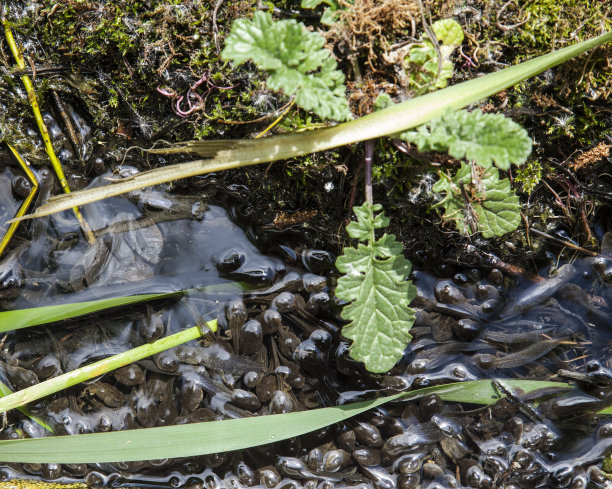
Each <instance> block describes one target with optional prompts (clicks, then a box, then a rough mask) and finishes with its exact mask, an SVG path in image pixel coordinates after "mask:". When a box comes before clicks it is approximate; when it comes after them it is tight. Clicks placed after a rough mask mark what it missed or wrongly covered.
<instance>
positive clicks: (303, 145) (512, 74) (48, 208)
mask: <svg viewBox="0 0 612 489" xmlns="http://www.w3.org/2000/svg"><path fill="white" fill-rule="evenodd" d="M610 41H612V32H608V33H606V34H603V35H601V36H598V37H596V38H593V39H589V40H586V41H583V42H579V43H577V44H575V45H573V46H568V47H566V48H563V49H560V50H558V51H553V52H551V53H548V54H545V55H543V56H539V57H537V58H534V59H531V60H529V61H525V62H523V63H520V64H518V65H515V66H511V67H509V68H505V69H503V70H500V71H497V72H495V73H491V74H489V75H485V76H482V77H480V78H476V79H473V80H469V81H467V82H464V83H459V84H457V85H453V86H451V87H448V88H445V89H442V90H438V91H436V92H432V93H429V94H426V95H423V96H421V97H417V98H413V99H410V100H407V101H406V102H403V103H401V104H397V105H394V106H391V107H388V108H387V109H384V110H380V111H377V112H374V113H372V114H370V115H367V116H365V117H361V118H359V119H356V120H354V121H350V122H345V123H343V124H338V125H337V126H334V127H330V128H326V129H320V130H315V131H309V132H304V133H293V134H286V135H281V136H274V137H270V138H265V139H249V140H224V141H196V142H190V143H184V144H181V145H177V146H176V147H174V148H169V149H165V150H164V149H161V150H158V149H156V150H152V151H151V152H154V153H178V152H183V153H184V152H191V153H199V154H202V155H206V156H214V157H213V158H211V159H206V160H196V161H189V162H186V163H179V164H177V165H168V166H165V167H163V168H157V169H154V170H150V171H147V172H144V173H141V174H139V175H135V176H133V177H130V178H128V179H124V180H120V181H118V182H116V183H112V184H109V185H104V186H102V187H96V188H92V189H86V190H79V191H77V192H72V193H71V194H68V195H59V196H55V197H52V198H51V199H49V201H48V202H47V203H46V204H43V205H42V206H40V207H39V208H38V209H37V210H36V212H35V213H33V214H30V215H28V216H24V217H23V218H21V219H30V218H34V217H41V216H46V215H49V214H53V213H55V212H59V211H62V210H66V209H70V208H71V207H74V206H81V205H84V204H87V203H90V202H95V201H97V200H101V199H105V198H107V197H112V196H114V195H120V194H123V193H126V192H130V191H132V190H136V189H140V188H144V187H149V186H153V185H158V184H161V183H165V182H170V181H176V180H178V179H181V178H188V177H192V176H195V175H201V174H204V173H209V172H214V171H221V170H227V169H231V168H238V167H241V166H247V165H256V164H259V163H267V162H270V161H277V160H283V159H289V158H294V157H296V156H300V155H304V154H308V153H315V152H317V151H323V150H326V149H331V148H336V147H338V146H344V145H346V144H352V143H356V142H358V141H365V140H368V139H373V138H378V137H382V136H388V135H391V134H395V133H397V132H401V131H406V130H408V129H411V128H413V127H416V126H419V125H421V124H424V123H425V122H428V121H430V120H432V119H434V118H436V117H439V116H441V115H442V114H444V113H445V112H446V111H447V110H449V109H460V108H462V107H465V106H467V105H469V104H472V103H474V102H477V101H479V100H482V99H484V98H486V97H488V96H490V95H493V94H495V93H497V92H499V91H500V90H504V89H505V88H508V87H510V86H512V85H514V84H516V83H518V82H520V81H522V80H524V79H526V78H529V77H530V76H534V75H537V74H538V73H541V72H542V71H545V70H547V69H549V68H552V67H554V66H557V65H558V64H561V63H563V62H565V61H567V60H568V59H571V58H573V57H575V56H578V55H580V54H582V53H584V52H585V51H588V50H589V49H593V48H596V47H597V46H600V45H602V44H605V43H607V42H610ZM9 222H11V221H9Z"/></svg>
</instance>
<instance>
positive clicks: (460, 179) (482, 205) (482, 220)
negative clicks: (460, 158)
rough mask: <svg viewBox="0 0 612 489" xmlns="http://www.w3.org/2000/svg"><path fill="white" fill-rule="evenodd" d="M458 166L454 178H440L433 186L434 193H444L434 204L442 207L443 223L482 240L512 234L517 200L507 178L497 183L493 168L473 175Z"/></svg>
mask: <svg viewBox="0 0 612 489" xmlns="http://www.w3.org/2000/svg"><path fill="white" fill-rule="evenodd" d="M472 171H473V169H472V167H471V166H470V165H466V164H465V163H462V164H461V168H460V169H459V171H457V174H456V175H455V176H454V177H452V178H451V177H449V176H448V175H445V174H442V175H441V178H440V180H439V181H438V182H436V184H435V185H434V186H433V191H434V192H439V193H444V194H445V196H444V198H443V199H442V200H441V201H440V202H438V203H437V204H436V206H437V207H444V215H443V216H442V218H443V219H445V220H448V221H454V222H455V224H456V226H457V229H458V230H459V232H461V233H463V234H471V233H475V232H476V231H479V232H481V233H482V235H483V236H484V237H485V238H491V237H493V236H501V235H503V234H505V233H508V232H510V231H514V230H515V229H516V228H517V227H518V225H519V224H520V222H521V212H520V205H519V199H518V196H517V195H516V194H515V193H514V191H513V190H512V188H511V187H510V181H509V180H508V179H507V178H504V179H502V180H500V179H499V172H498V171H497V169H496V168H489V169H487V170H478V169H476V171H474V175H475V178H473V175H472Z"/></svg>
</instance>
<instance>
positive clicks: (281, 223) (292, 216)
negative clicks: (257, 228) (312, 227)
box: [266, 209, 319, 229]
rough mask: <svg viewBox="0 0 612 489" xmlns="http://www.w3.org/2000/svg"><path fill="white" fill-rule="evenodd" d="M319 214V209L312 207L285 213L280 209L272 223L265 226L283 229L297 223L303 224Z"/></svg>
mask: <svg viewBox="0 0 612 489" xmlns="http://www.w3.org/2000/svg"><path fill="white" fill-rule="evenodd" d="M318 215H319V211H317V210H315V209H312V210H308V211H297V212H291V213H286V212H283V211H280V212H279V213H278V214H277V215H276V216H275V217H274V221H273V222H272V224H270V225H269V226H266V227H271V228H274V229H285V228H287V227H290V226H295V225H299V224H304V223H306V222H308V221H310V220H312V219H314V218H315V217H317V216H318Z"/></svg>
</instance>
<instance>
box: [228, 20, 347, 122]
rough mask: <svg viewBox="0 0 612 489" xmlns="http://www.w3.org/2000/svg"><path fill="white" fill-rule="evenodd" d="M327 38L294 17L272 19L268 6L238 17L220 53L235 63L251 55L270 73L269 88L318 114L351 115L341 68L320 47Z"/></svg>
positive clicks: (344, 117) (337, 117)
mask: <svg viewBox="0 0 612 489" xmlns="http://www.w3.org/2000/svg"><path fill="white" fill-rule="evenodd" d="M324 45H325V39H324V38H323V37H322V36H321V35H319V34H317V33H316V32H310V31H308V30H306V28H305V27H304V25H303V24H300V23H298V22H297V21H295V20H293V19H288V20H280V21H274V20H273V19H272V15H271V14H270V13H268V12H263V11H257V12H255V15H254V16H253V19H252V20H250V19H238V20H236V21H234V23H233V24H232V30H231V32H230V34H229V35H228V36H227V38H226V40H225V48H224V49H223V52H222V53H221V56H222V57H223V58H224V59H228V60H232V61H233V62H234V63H236V64H242V63H245V62H246V61H248V60H252V61H253V62H254V63H255V64H257V66H259V67H260V68H261V69H263V70H266V71H267V72H268V73H269V77H268V80H267V82H266V84H267V86H268V88H269V89H270V90H275V91H283V92H284V93H285V94H286V95H288V96H295V101H296V103H297V104H298V105H299V106H301V107H303V108H304V109H306V110H309V111H312V112H314V113H315V114H317V115H318V116H319V117H321V118H322V119H332V120H338V121H346V120H349V119H352V115H351V113H350V111H349V108H348V102H347V100H346V96H345V88H344V74H343V73H342V72H341V71H340V70H338V69H337V64H336V61H335V60H334V59H333V57H332V54H331V52H330V51H329V50H327V49H325V48H324Z"/></svg>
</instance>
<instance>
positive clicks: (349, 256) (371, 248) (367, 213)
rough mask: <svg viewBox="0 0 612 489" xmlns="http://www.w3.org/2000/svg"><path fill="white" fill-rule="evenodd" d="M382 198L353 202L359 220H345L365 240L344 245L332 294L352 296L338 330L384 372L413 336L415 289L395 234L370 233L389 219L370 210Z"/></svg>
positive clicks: (371, 366)
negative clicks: (358, 204) (339, 274)
mask: <svg viewBox="0 0 612 489" xmlns="http://www.w3.org/2000/svg"><path fill="white" fill-rule="evenodd" d="M380 209H382V206H381V205H380V204H375V205H373V206H372V205H370V204H368V203H365V204H363V205H362V206H361V207H355V208H354V210H355V214H356V216H357V222H353V223H351V225H349V226H347V229H348V230H349V232H350V234H351V236H353V237H359V239H360V240H362V241H365V240H367V244H363V243H360V244H359V245H358V246H357V248H348V247H347V248H345V249H344V254H343V255H342V256H340V257H338V259H337V260H336V267H337V268H338V270H339V271H340V272H342V273H344V275H343V276H342V277H340V278H339V279H338V285H337V287H336V296H337V297H339V298H341V299H344V300H346V301H350V302H351V303H350V304H347V305H345V306H344V308H343V310H342V314H341V316H342V317H343V318H344V319H347V320H348V321H350V322H349V324H347V325H346V326H344V328H343V329H342V334H343V335H344V336H345V337H346V338H348V339H350V340H353V343H352V345H351V347H350V350H349V351H350V354H351V356H352V357H353V358H354V359H356V360H359V361H362V362H364V363H365V366H366V368H367V369H368V370H369V371H371V372H386V371H388V370H390V369H391V367H393V365H395V364H396V363H397V361H398V360H399V359H400V358H401V357H402V355H403V352H404V350H405V349H406V345H407V344H408V343H409V342H410V340H411V339H412V336H411V335H410V333H409V331H410V328H411V327H412V324H413V323H414V319H415V315H414V312H413V311H412V309H410V308H409V307H408V305H409V304H410V301H411V300H412V299H413V298H414V297H415V295H416V289H415V287H414V286H413V285H412V283H411V282H407V281H406V277H408V275H409V274H410V268H411V265H410V262H409V261H408V260H407V259H406V258H404V256H403V255H402V254H401V253H402V250H403V248H402V245H401V244H400V243H398V242H397V241H396V240H395V236H393V235H391V234H385V235H383V236H382V237H381V238H380V239H378V240H376V239H375V238H374V230H375V229H380V228H381V227H384V226H386V225H388V219H387V218H385V217H384V216H383V214H382V212H381V213H380V214H377V215H374V211H375V210H376V211H378V210H380Z"/></svg>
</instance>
